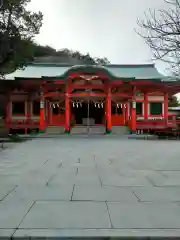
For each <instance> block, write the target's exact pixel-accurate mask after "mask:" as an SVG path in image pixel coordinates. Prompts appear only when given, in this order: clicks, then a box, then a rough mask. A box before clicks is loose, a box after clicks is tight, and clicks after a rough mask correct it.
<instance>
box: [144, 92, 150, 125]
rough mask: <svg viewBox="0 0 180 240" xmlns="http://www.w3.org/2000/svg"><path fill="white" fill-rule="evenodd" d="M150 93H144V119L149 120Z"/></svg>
mask: <svg viewBox="0 0 180 240" xmlns="http://www.w3.org/2000/svg"><path fill="white" fill-rule="evenodd" d="M148 115H149V113H148V93H147V92H145V93H144V120H148Z"/></svg>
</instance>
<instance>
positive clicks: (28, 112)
mask: <svg viewBox="0 0 180 240" xmlns="http://www.w3.org/2000/svg"><path fill="white" fill-rule="evenodd" d="M30 104H31V102H30V99H29V98H28V99H27V102H26V124H30V119H31V105H30ZM27 130H28V129H27V128H25V134H27Z"/></svg>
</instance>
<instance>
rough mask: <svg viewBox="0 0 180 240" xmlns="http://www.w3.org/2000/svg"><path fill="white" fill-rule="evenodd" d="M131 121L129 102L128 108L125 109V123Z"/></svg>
mask: <svg viewBox="0 0 180 240" xmlns="http://www.w3.org/2000/svg"><path fill="white" fill-rule="evenodd" d="M128 121H129V103H126V110H125V123H126V124H127V123H128Z"/></svg>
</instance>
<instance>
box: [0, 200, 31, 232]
mask: <svg viewBox="0 0 180 240" xmlns="http://www.w3.org/2000/svg"><path fill="white" fill-rule="evenodd" d="M32 204H33V202H32V201H29V200H28V201H16V202H15V201H14V202H12V201H9V202H0V228H1V229H5V228H7V229H11V228H12V229H15V228H17V227H18V225H19V224H20V222H21V221H22V219H23V218H24V216H25V215H26V214H27V212H28V211H29V209H30V207H31V206H32Z"/></svg>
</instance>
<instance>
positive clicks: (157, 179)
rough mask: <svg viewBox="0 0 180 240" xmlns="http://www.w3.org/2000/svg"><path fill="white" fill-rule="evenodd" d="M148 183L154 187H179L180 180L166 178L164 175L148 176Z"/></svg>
mask: <svg viewBox="0 0 180 240" xmlns="http://www.w3.org/2000/svg"><path fill="white" fill-rule="evenodd" d="M148 179H149V181H150V182H151V183H152V184H153V185H154V186H156V187H170V186H172V187H174V186H179V187H180V178H177V177H167V176H164V175H159V176H157V175H150V176H148Z"/></svg>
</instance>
